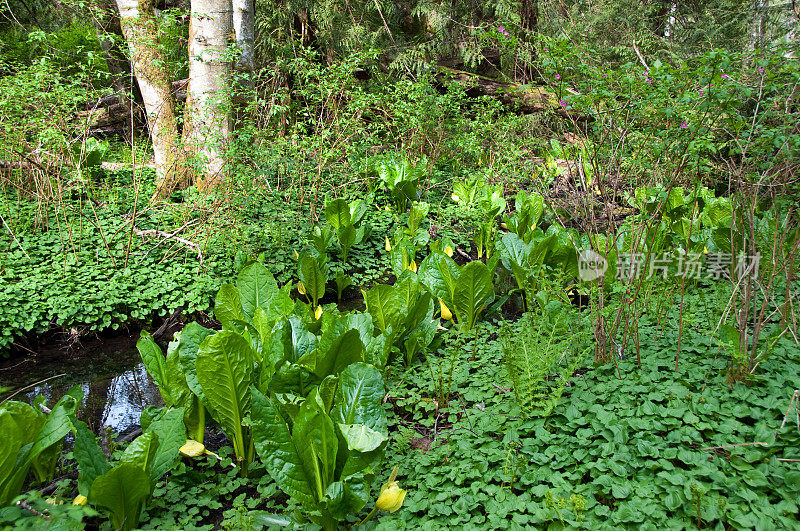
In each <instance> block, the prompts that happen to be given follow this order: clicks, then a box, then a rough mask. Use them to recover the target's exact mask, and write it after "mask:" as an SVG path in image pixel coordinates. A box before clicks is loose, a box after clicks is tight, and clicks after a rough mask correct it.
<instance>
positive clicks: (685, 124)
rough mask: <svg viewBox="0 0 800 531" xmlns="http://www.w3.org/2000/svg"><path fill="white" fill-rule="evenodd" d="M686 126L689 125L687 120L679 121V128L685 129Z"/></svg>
mask: <svg viewBox="0 0 800 531" xmlns="http://www.w3.org/2000/svg"><path fill="white" fill-rule="evenodd" d="M687 127H689V123H688V122H681V129H686V128H687Z"/></svg>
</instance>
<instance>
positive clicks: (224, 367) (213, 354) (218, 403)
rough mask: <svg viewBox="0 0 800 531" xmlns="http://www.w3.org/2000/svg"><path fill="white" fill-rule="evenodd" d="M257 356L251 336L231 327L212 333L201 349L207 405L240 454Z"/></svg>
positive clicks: (199, 376)
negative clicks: (238, 332)
mask: <svg viewBox="0 0 800 531" xmlns="http://www.w3.org/2000/svg"><path fill="white" fill-rule="evenodd" d="M253 359H254V353H253V352H252V349H251V348H250V344H249V343H248V342H247V340H246V339H245V338H243V337H242V336H241V335H239V334H237V333H236V332H231V331H227V330H223V331H221V332H217V333H216V334H214V335H213V336H210V337H208V338H207V339H206V340H205V341H203V343H202V344H201V345H200V350H199V351H198V353H197V362H196V364H197V381H198V382H199V384H200V387H202V389H203V392H204V393H205V396H206V401H207V407H208V409H209V411H210V412H211V415H212V416H213V417H214V419H215V420H216V421H217V422H219V424H220V426H222V429H223V430H225V433H227V434H228V437H230V438H231V441H232V442H233V445H234V450H235V452H236V456H237V457H239V458H242V457H243V456H244V452H245V447H244V446H245V441H244V435H243V431H242V426H243V420H244V417H245V415H246V414H247V411H249V409H250V384H251V383H252V378H253Z"/></svg>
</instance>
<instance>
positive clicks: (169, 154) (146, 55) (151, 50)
mask: <svg viewBox="0 0 800 531" xmlns="http://www.w3.org/2000/svg"><path fill="white" fill-rule="evenodd" d="M116 1H117V7H118V8H119V14H120V22H121V26H122V33H123V35H125V40H127V41H128V46H129V47H130V51H131V62H132V63H133V71H134V73H135V75H136V81H137V83H138V85H139V91H140V92H141V94H142V100H143V101H144V106H145V110H146V111H147V125H148V128H149V130H150V138H151V139H152V141H153V153H154V155H155V162H156V178H157V185H156V193H155V195H154V196H153V199H163V198H165V197H167V196H168V195H169V194H170V192H172V190H173V189H175V188H176V187H177V186H185V185H186V183H187V172H186V165H185V157H184V153H183V149H182V148H181V146H180V142H179V140H180V137H179V135H178V125H177V122H176V120H175V100H174V98H173V96H172V91H171V85H170V82H169V76H168V74H167V68H166V67H167V61H166V58H165V57H164V54H163V53H162V52H161V48H160V47H159V46H158V22H157V21H156V17H155V12H154V11H153V0H116Z"/></svg>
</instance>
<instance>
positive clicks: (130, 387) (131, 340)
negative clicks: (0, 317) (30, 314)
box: [0, 332, 163, 433]
mask: <svg viewBox="0 0 800 531" xmlns="http://www.w3.org/2000/svg"><path fill="white" fill-rule="evenodd" d="M138 336H139V334H138V332H135V333H131V334H129V335H120V336H115V337H110V338H95V339H92V340H91V341H83V342H82V344H81V345H77V346H76V347H77V348H75V347H73V348H72V349H63V348H59V347H53V348H49V349H43V350H39V351H38V352H37V353H36V355H33V354H31V355H29V356H25V357H16V358H12V359H8V360H0V387H7V388H11V391H9V392H7V393H3V394H2V395H0V399H5V398H7V397H9V396H10V395H11V394H12V393H17V394H16V395H15V396H13V398H12V399H13V400H21V401H26V402H29V403H30V402H32V401H33V400H34V399H35V398H36V396H37V395H39V394H41V395H42V396H44V397H45V398H46V399H47V404H48V405H52V404H54V403H55V402H56V401H57V400H58V399H59V398H61V396H63V395H64V393H66V392H67V390H68V389H69V388H71V387H72V386H74V385H80V386H81V388H82V389H83V394H84V399H83V404H82V405H81V408H80V410H79V412H78V418H80V419H81V420H83V421H85V422H86V423H87V424H89V427H90V428H91V429H92V430H93V431H94V432H95V433H99V432H100V431H101V429H103V428H108V429H111V430H113V431H116V432H119V433H123V432H125V431H126V430H129V429H130V428H132V427H135V426H138V424H139V416H140V414H141V412H142V409H143V408H145V407H147V406H148V405H156V406H158V405H162V404H163V403H162V401H161V395H160V394H159V392H158V387H157V386H156V385H155V383H154V382H153V380H152V379H151V378H150V376H149V375H148V374H147V371H146V370H145V368H144V365H143V364H142V363H141V359H140V358H139V352H138V351H137V350H136V340H137V338H138Z"/></svg>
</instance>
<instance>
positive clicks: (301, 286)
mask: <svg viewBox="0 0 800 531" xmlns="http://www.w3.org/2000/svg"><path fill="white" fill-rule="evenodd" d="M297 291H299V292H300V295H305V294H306V285H305V284H303V283H302V282H300V281H298V282H297Z"/></svg>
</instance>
